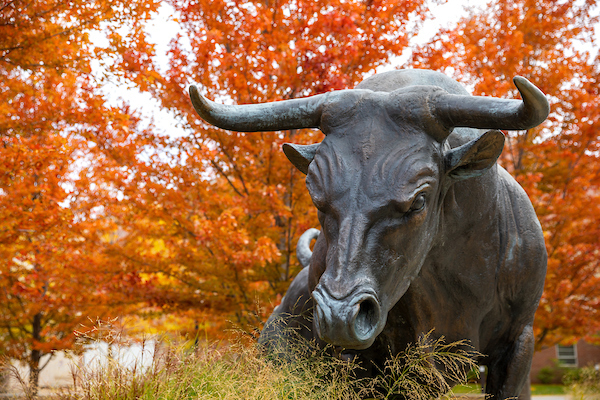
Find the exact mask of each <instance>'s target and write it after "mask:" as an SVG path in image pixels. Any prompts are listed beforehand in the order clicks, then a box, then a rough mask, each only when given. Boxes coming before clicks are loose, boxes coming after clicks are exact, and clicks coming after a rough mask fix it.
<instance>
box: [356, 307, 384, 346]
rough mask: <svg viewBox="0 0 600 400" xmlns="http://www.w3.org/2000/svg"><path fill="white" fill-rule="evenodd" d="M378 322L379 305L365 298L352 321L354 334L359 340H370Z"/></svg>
mask: <svg viewBox="0 0 600 400" xmlns="http://www.w3.org/2000/svg"><path fill="white" fill-rule="evenodd" d="M378 322H379V304H377V301H376V300H375V299H372V298H366V299H364V300H363V301H361V302H360V304H359V309H358V313H357V314H356V318H355V320H354V332H355V333H356V336H357V337H358V338H359V339H361V340H366V339H369V338H371V336H372V334H373V332H374V331H375V329H376V328H377V324H378Z"/></svg>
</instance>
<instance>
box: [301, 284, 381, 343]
mask: <svg viewBox="0 0 600 400" xmlns="http://www.w3.org/2000/svg"><path fill="white" fill-rule="evenodd" d="M312 295H313V299H314V300H315V314H314V318H315V328H316V330H317V333H318V334H319V337H320V338H321V339H323V340H324V341H326V342H328V343H331V344H333V345H335V346H342V347H345V348H348V349H356V350H360V349H366V348H368V347H369V346H371V344H373V341H374V340H375V338H376V337H377V335H379V333H381V330H382V329H383V326H384V325H385V318H382V315H381V306H380V304H379V301H378V300H377V297H376V296H375V294H374V293H371V292H361V293H357V294H353V295H350V296H347V297H345V298H342V299H336V298H334V297H333V296H331V295H329V294H328V293H327V292H326V291H325V290H323V288H322V286H321V285H318V286H317V288H316V289H315V291H314V292H313V294H312Z"/></svg>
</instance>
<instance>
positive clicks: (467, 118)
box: [430, 76, 550, 130]
mask: <svg viewBox="0 0 600 400" xmlns="http://www.w3.org/2000/svg"><path fill="white" fill-rule="evenodd" d="M513 82H514V83H515V86H516V87H517V89H518V90H519V93H521V97H522V98H523V100H522V101H521V100H509V99H498V98H494V97H484V96H461V95H454V94H440V95H438V96H435V98H432V99H430V106H431V108H432V110H431V113H432V114H433V116H434V117H435V118H436V119H437V120H438V121H439V122H440V123H441V124H443V125H444V127H445V128H447V129H449V130H451V129H452V128H455V127H469V128H480V129H506V130H525V129H531V128H533V127H536V126H538V125H539V124H541V123H542V122H544V120H545V119H546V118H547V117H548V114H549V113H550V105H549V104H548V100H547V99H546V96H545V95H544V93H542V91H541V90H540V89H538V88H537V87H535V86H534V85H533V84H532V83H531V82H529V81H528V80H527V79H525V78H523V77H522V76H516V77H515V78H514V79H513Z"/></svg>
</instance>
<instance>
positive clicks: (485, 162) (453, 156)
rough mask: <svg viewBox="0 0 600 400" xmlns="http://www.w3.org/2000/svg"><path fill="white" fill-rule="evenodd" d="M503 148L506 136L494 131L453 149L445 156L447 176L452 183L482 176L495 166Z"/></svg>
mask: <svg viewBox="0 0 600 400" xmlns="http://www.w3.org/2000/svg"><path fill="white" fill-rule="evenodd" d="M503 147H504V134H503V133H502V132H500V131H497V130H493V131H488V132H486V133H484V134H483V135H481V136H480V137H478V138H477V139H473V140H471V141H470V142H468V143H465V144H463V145H462V146H459V147H456V148H454V149H451V150H449V151H447V152H446V154H445V155H444V164H445V167H446V175H447V176H448V177H449V178H450V179H451V181H461V180H463V179H468V178H474V177H476V176H480V175H482V174H483V173H484V172H485V171H487V170H488V169H490V168H491V167H492V165H494V163H495V162H496V160H497V159H498V157H500V153H502V148H503Z"/></svg>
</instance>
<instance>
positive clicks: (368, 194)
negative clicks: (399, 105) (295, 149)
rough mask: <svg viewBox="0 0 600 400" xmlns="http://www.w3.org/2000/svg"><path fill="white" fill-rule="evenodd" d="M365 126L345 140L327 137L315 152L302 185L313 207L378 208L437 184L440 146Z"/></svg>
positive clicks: (408, 132)
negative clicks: (426, 186) (424, 186)
mask: <svg viewBox="0 0 600 400" xmlns="http://www.w3.org/2000/svg"><path fill="white" fill-rule="evenodd" d="M367 122H370V123H368V124H366V125H365V124H364V122H363V123H362V124H361V123H357V124H355V125H353V126H352V127H351V130H350V131H347V132H346V133H345V134H343V135H336V134H335V133H332V134H329V135H328V136H327V137H326V138H325V140H324V141H323V142H322V144H321V146H319V150H318V151H317V154H316V155H315V158H314V160H313V162H312V163H311V165H310V167H309V172H308V175H307V179H306V183H307V187H308V190H309V192H310V194H311V196H312V198H313V201H314V203H315V205H317V207H320V206H325V205H327V206H329V207H340V208H347V207H349V206H350V203H352V204H358V205H359V206H360V207H361V208H362V209H365V208H376V207H381V206H383V205H385V204H386V203H387V202H389V201H390V200H392V199H393V200H396V201H401V202H402V201H407V200H409V199H410V197H411V196H413V195H414V194H415V191H418V190H419V189H420V188H421V187H422V186H423V185H429V186H437V185H438V184H439V179H440V171H441V162H442V156H441V154H442V152H441V145H440V144H439V143H438V142H436V141H435V140H434V139H433V138H431V137H430V136H429V135H427V134H425V133H424V132H418V131H417V130H415V129H414V128H411V127H409V126H406V127H398V126H395V124H393V126H387V124H383V125H382V124H381V123H378V124H375V123H374V122H373V121H367ZM379 122H380V121H379ZM390 122H391V121H390ZM357 128H358V129H357ZM359 133H362V134H359ZM349 199H351V200H350V201H349ZM365 211H366V210H365Z"/></svg>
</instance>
